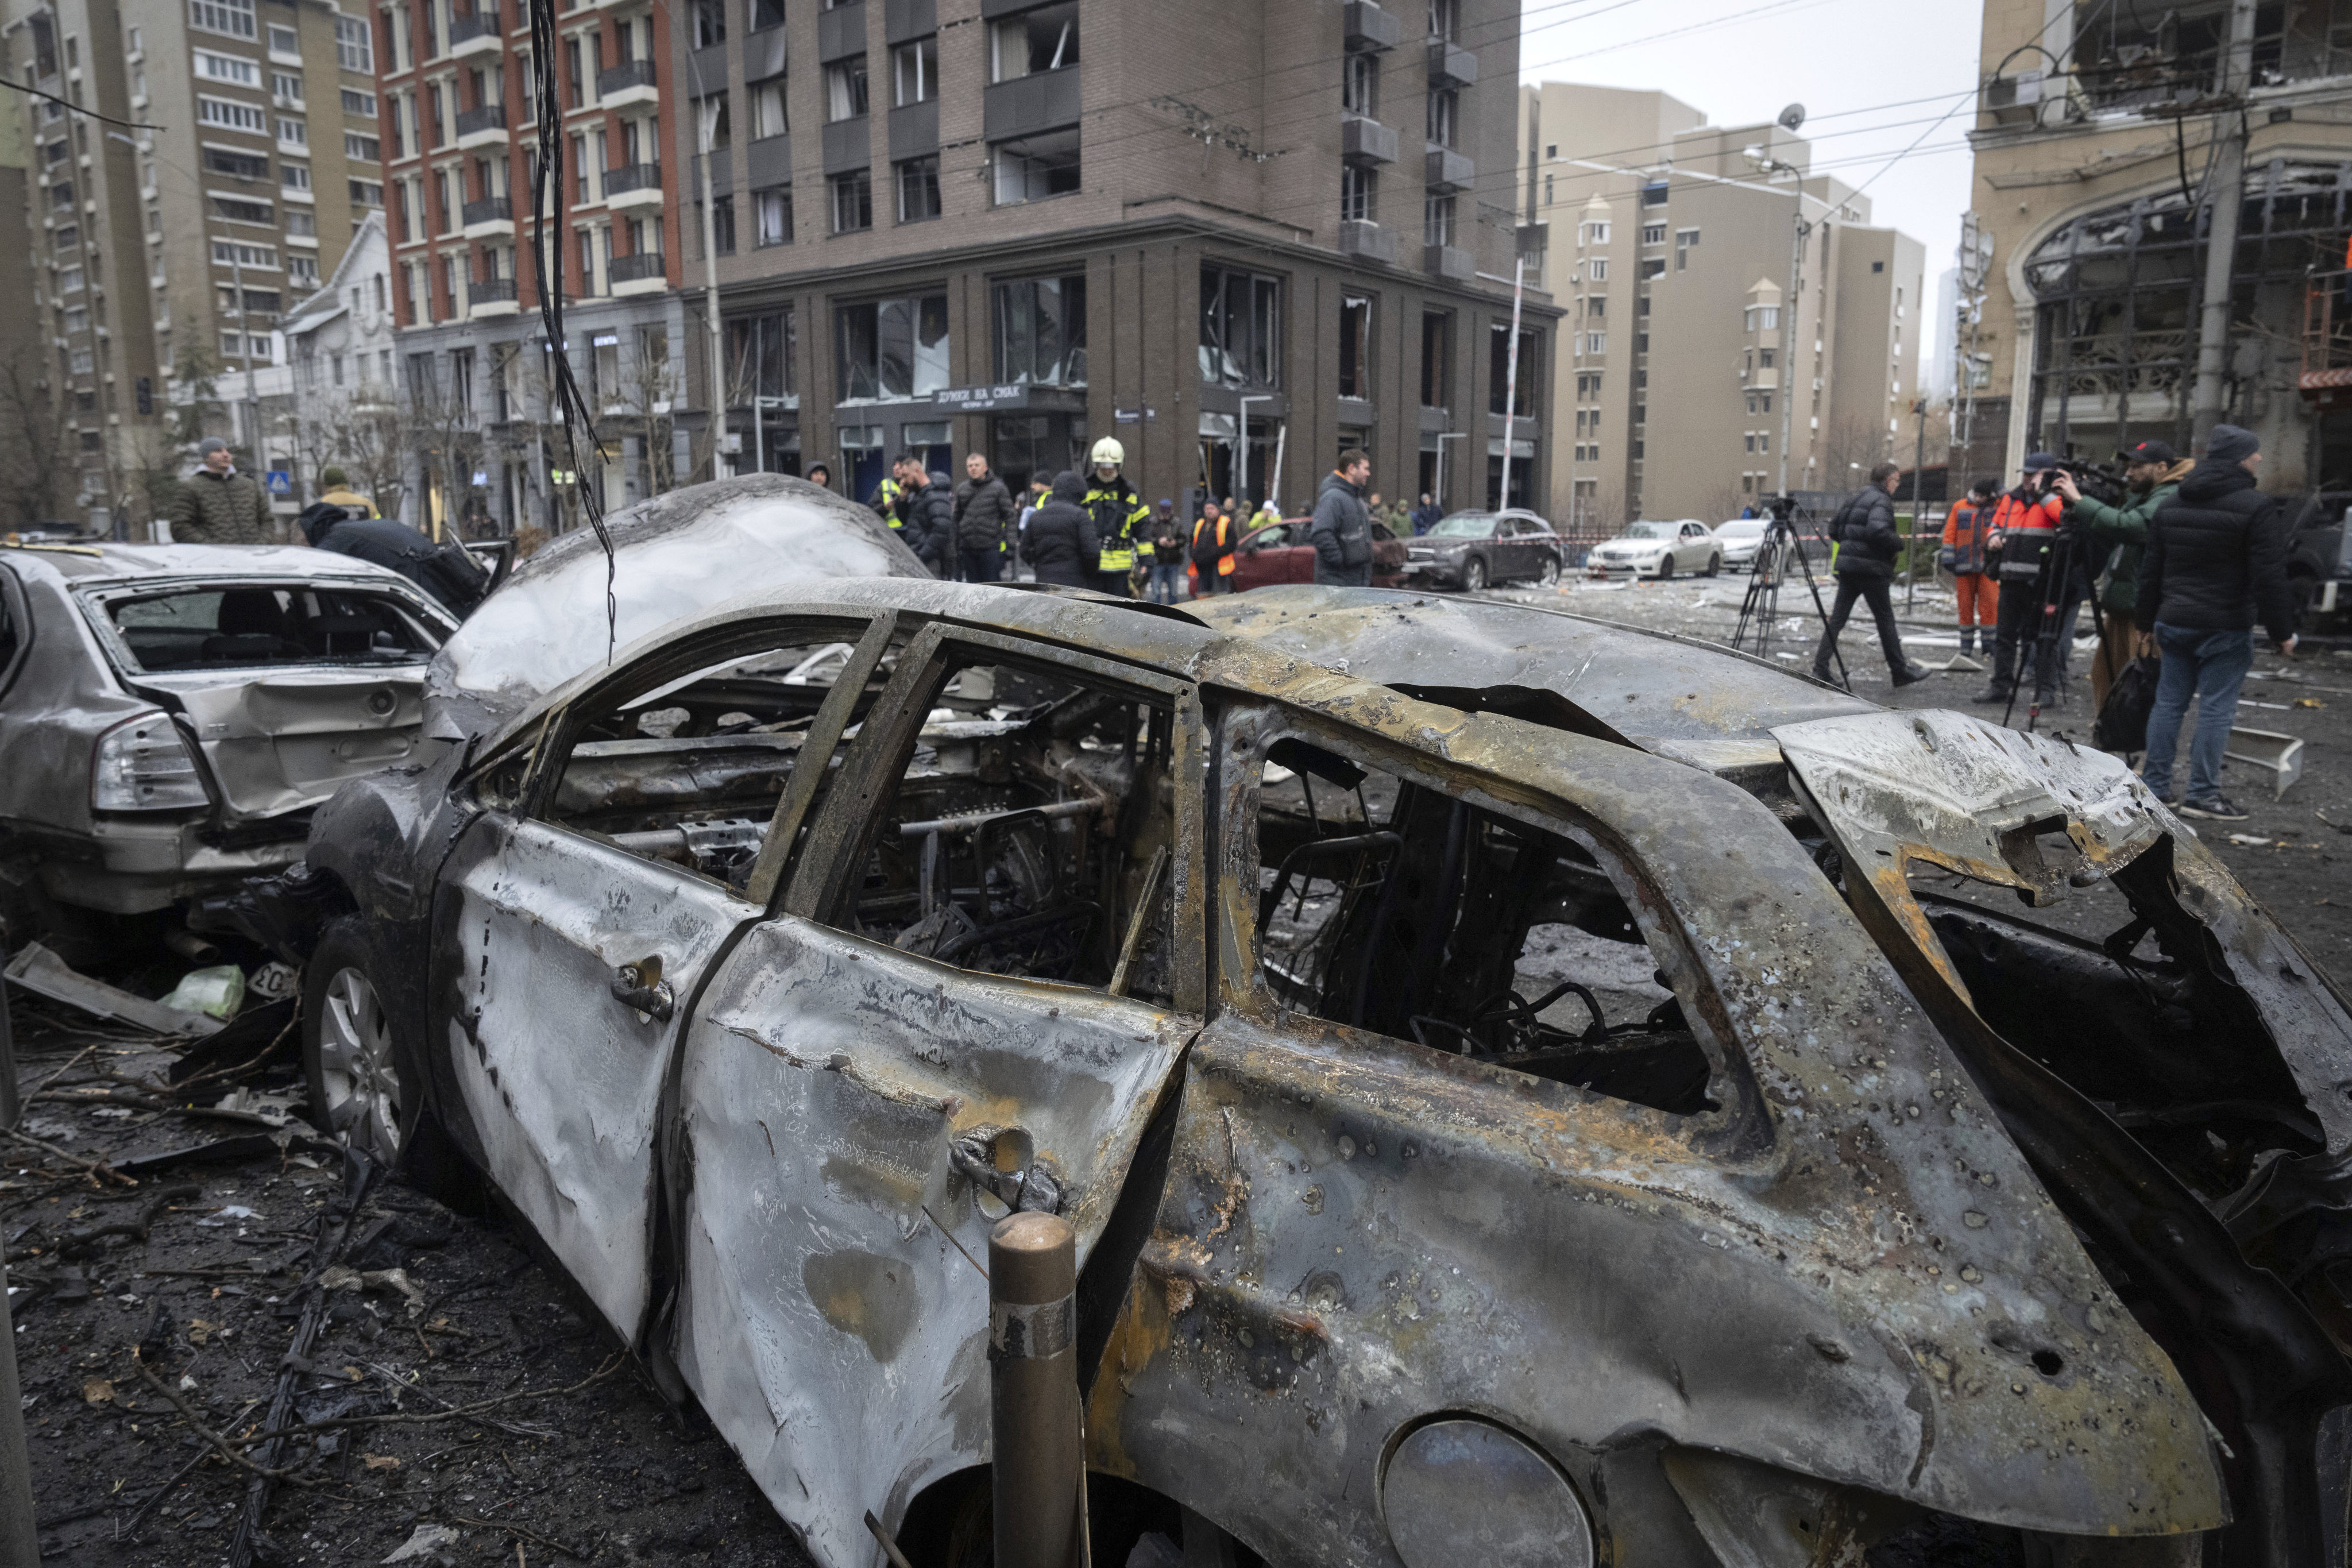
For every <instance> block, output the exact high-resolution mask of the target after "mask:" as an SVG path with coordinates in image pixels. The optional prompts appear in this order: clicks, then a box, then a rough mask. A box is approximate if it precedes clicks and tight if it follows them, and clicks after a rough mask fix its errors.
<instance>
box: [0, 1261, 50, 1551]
mask: <svg viewBox="0 0 2352 1568" xmlns="http://www.w3.org/2000/svg"><path fill="white" fill-rule="evenodd" d="M9 1318H10V1313H9V1311H8V1291H7V1275H6V1273H5V1269H0V1563H23V1564H26V1568H30V1565H31V1564H33V1563H38V1562H39V1561H40V1560H41V1546H40V1540H39V1537H38V1534H37V1531H35V1529H34V1521H33V1467H32V1458H31V1456H30V1455H29V1454H28V1453H27V1452H26V1443H25V1412H24V1405H25V1396H24V1394H22V1393H20V1392H19V1391H18V1388H17V1384H16V1325H15V1324H14V1323H12V1322H11V1321H9Z"/></svg>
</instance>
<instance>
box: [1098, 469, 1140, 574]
mask: <svg viewBox="0 0 2352 1568" xmlns="http://www.w3.org/2000/svg"><path fill="white" fill-rule="evenodd" d="M1082 504H1083V505H1084V506H1085V507H1086V509H1087V514H1088V515H1089V516H1091V517H1092V518H1093V519H1094V520H1095V537H1096V538H1097V539H1098V540H1100V541H1101V542H1102V558H1101V560H1100V562H1099V563H1097V564H1098V566H1099V568H1100V570H1102V571H1105V572H1132V571H1134V570H1135V563H1136V562H1137V561H1139V560H1141V561H1150V559H1151V535H1150V531H1149V528H1150V521H1151V509H1150V507H1148V506H1145V505H1144V504H1143V498H1142V497H1141V496H1139V495H1137V494H1136V493H1135V489H1134V487H1132V486H1131V485H1129V483H1128V482H1127V480H1126V479H1124V478H1120V479H1116V480H1114V481H1112V482H1111V483H1109V484H1108V485H1106V484H1104V483H1103V482H1102V481H1101V480H1100V479H1097V480H1096V481H1095V482H1094V484H1093V486H1092V487H1091V488H1090V489H1087V497H1086V500H1085V501H1084V502H1083V503H1082Z"/></svg>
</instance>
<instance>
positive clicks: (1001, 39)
mask: <svg viewBox="0 0 2352 1568" xmlns="http://www.w3.org/2000/svg"><path fill="white" fill-rule="evenodd" d="M1057 23H1058V24H1059V25H1058V26H1056V25H1055V24H1057ZM1041 25H1042V26H1041ZM1081 32H1082V29H1081V28H1080V27H1079V26H1078V4H1077V0H1052V3H1051V4H1048V5H1032V6H1029V7H1028V8H1026V9H1025V10H1023V11H1020V12H1017V13H1015V14H1014V15H1013V16H998V17H995V18H993V19H992V20H991V21H990V22H989V24H988V79H989V80H990V81H992V82H1002V81H1018V80H1020V79H1022V78H1023V77H1027V76H1042V75H1044V74H1045V72H1047V71H1054V70H1067V69H1069V68H1071V67H1073V66H1076V65H1078V64H1080V63H1081V61H1080V57H1079V52H1078V43H1079V38H1080V35H1081ZM1049 34H1050V37H1051V38H1052V40H1053V41H1052V43H1051V46H1050V49H1051V52H1050V53H1046V54H1045V56H1044V59H1045V63H1043V64H1040V63H1038V61H1039V57H1040V54H1041V52H1042V50H1041V47H1042V46H1044V45H1045V38H1046V37H1048V36H1049Z"/></svg>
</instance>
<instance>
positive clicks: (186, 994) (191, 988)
mask: <svg viewBox="0 0 2352 1568" xmlns="http://www.w3.org/2000/svg"><path fill="white" fill-rule="evenodd" d="M163 1005H164V1006H166V1007H170V1008H172V1009H173V1010H175V1011H177V1012H182V1013H202V1014H204V1015H205V1016H206V1017H211V1018H218V1019H219V1020H221V1021H222V1022H223V1023H226V1022H227V1021H228V1020H229V1019H231V1018H234V1017H236V1010H237V1009H238V1008H239V1007H241V1006H243V1005H245V971H244V970H242V969H239V968H238V967H237V966H236V964H234V963H216V964H213V965H211V966H210V967H208V968H205V969H191V970H189V971H188V972H187V973H185V974H183V975H182V976H180V983H179V984H177V985H174V986H173V987H172V989H171V991H170V992H169V993H167V994H165V995H164V997H163Z"/></svg>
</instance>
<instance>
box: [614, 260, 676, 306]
mask: <svg viewBox="0 0 2352 1568" xmlns="http://www.w3.org/2000/svg"><path fill="white" fill-rule="evenodd" d="M605 276H606V278H607V279H609V280H610V281H611V283H612V285H613V295H614V298H615V299H621V298H624V297H625V296H627V295H631V294H658V293H660V292H661V291H662V290H663V289H667V288H668V287H669V273H668V271H667V268H665V267H664V265H663V261H662V254H661V252H659V251H657V250H656V251H654V252H652V253H650V254H647V255H639V256H616V257H614V258H613V263H612V266H611V267H610V268H607V269H606V271H605Z"/></svg>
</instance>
